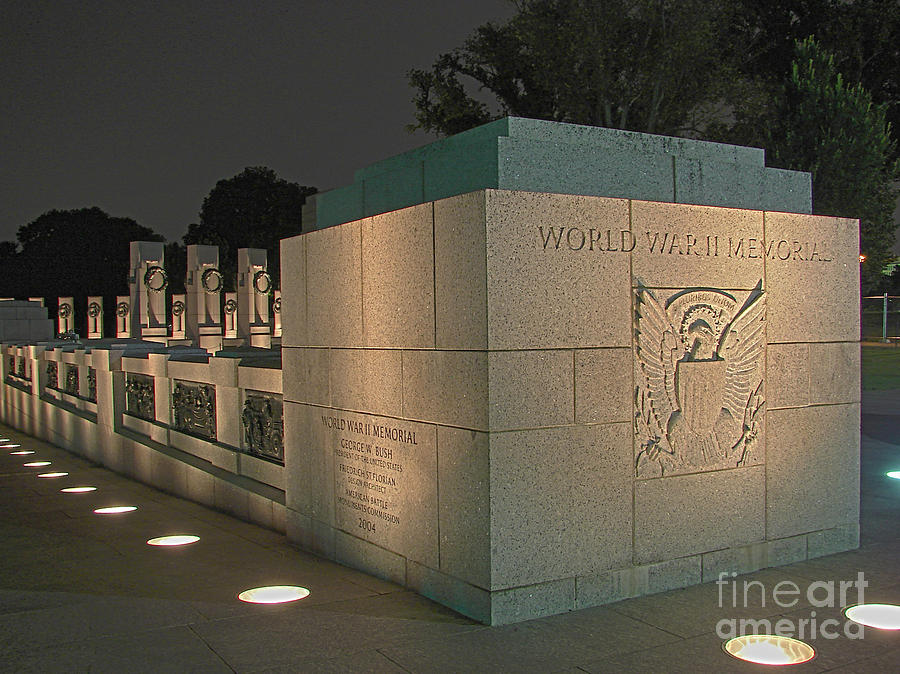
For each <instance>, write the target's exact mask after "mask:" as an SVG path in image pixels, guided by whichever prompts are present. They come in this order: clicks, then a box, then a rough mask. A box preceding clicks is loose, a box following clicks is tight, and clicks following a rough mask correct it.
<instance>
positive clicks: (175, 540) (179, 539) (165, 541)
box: [147, 534, 200, 545]
mask: <svg viewBox="0 0 900 674" xmlns="http://www.w3.org/2000/svg"><path fill="white" fill-rule="evenodd" d="M199 540H200V537H199V536H192V535H189V534H179V535H177V536H160V537H159V538H151V539H150V540H149V541H147V545H188V544H189V543H196V542H197V541H199Z"/></svg>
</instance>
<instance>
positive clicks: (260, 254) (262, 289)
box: [237, 248, 275, 349]
mask: <svg viewBox="0 0 900 674" xmlns="http://www.w3.org/2000/svg"><path fill="white" fill-rule="evenodd" d="M266 266H267V260H266V251H265V249H264V248H238V267H237V268H238V284H237V285H238V335H239V336H240V337H242V338H243V339H245V340H246V342H247V344H249V345H250V346H259V347H262V348H264V349H268V348H269V347H270V346H272V336H271V332H270V331H271V328H270V326H269V295H271V294H272V291H273V290H274V289H275V283H274V281H273V280H272V277H271V276H270V275H269V272H268V271H266Z"/></svg>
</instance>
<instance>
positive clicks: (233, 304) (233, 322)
mask: <svg viewBox="0 0 900 674" xmlns="http://www.w3.org/2000/svg"><path fill="white" fill-rule="evenodd" d="M237 297H238V294H237V293H225V306H224V307H223V312H224V314H225V315H224V317H223V318H224V321H223V322H224V327H225V339H237V337H238V300H237Z"/></svg>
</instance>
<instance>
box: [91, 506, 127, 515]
mask: <svg viewBox="0 0 900 674" xmlns="http://www.w3.org/2000/svg"><path fill="white" fill-rule="evenodd" d="M132 510H137V506H111V507H109V508H96V509H95V510H94V512H95V513H97V514H98V515H116V514H118V513H130V512H131V511H132Z"/></svg>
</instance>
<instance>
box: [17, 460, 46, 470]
mask: <svg viewBox="0 0 900 674" xmlns="http://www.w3.org/2000/svg"><path fill="white" fill-rule="evenodd" d="M22 465H23V466H25V467H26V468H37V467H38V466H49V465H50V462H49V461H29V462H28V463H23V464H22Z"/></svg>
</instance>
